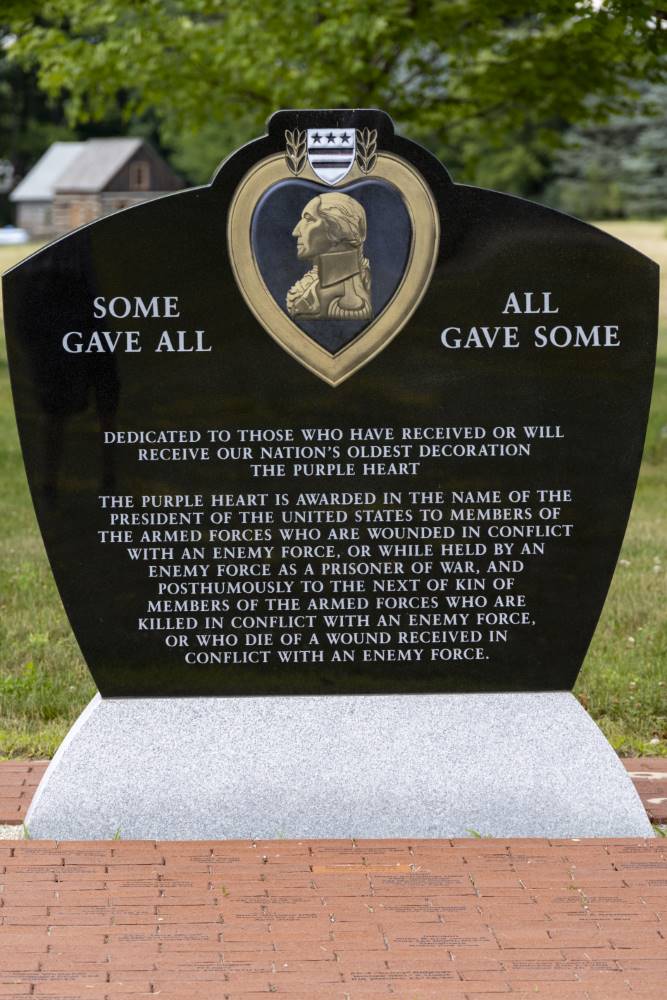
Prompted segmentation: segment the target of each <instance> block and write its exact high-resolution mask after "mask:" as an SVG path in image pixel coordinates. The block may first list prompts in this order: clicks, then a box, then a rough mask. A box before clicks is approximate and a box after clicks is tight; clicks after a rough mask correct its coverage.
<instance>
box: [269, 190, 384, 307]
mask: <svg viewBox="0 0 667 1000" xmlns="http://www.w3.org/2000/svg"><path fill="white" fill-rule="evenodd" d="M292 236H296V252H297V257H298V258H299V260H311V261H312V262H313V266H312V267H311V268H310V270H309V271H307V272H306V273H305V274H304V276H303V277H302V278H301V279H300V280H299V281H297V282H296V284H294V285H292V287H291V288H290V290H289V292H288V293H287V303H286V305H287V312H288V313H289V315H290V316H292V317H293V318H298V317H301V318H303V319H351V320H366V319H371V317H372V316H373V307H372V304H371V267H370V264H369V262H368V260H367V258H366V257H364V240H365V239H366V213H365V211H364V209H363V206H362V205H360V204H359V202H358V201H356V200H355V199H354V198H351V197H350V196H349V195H347V194H342V193H341V192H339V191H332V192H327V193H325V194H320V195H317V196H316V197H315V198H312V199H311V200H310V201H309V202H308V204H307V205H306V207H305V208H304V210H303V212H302V213H301V218H300V219H299V221H298V222H297V224H296V226H295V227H294V229H293V231H292Z"/></svg>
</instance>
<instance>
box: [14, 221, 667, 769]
mask: <svg viewBox="0 0 667 1000" xmlns="http://www.w3.org/2000/svg"><path fill="white" fill-rule="evenodd" d="M603 228H604V229H606V230H607V231H608V232H611V233H613V234H614V235H615V236H618V237H620V238H621V239H623V240H625V241H626V242H627V243H630V244H632V245H634V246H636V247H637V248H638V249H639V250H642V251H643V252H644V253H646V254H648V255H649V256H650V257H653V259H654V260H657V261H658V262H659V263H660V264H661V266H662V268H663V279H662V280H663V284H662V299H661V308H662V313H661V343H660V349H659V354H658V366H657V371H656V381H655V389H654V394H653V404H652V409H651V416H650V420H649V427H648V433H647V438H646V447H645V453H644V462H643V464H642V470H641V475H640V478H639V486H638V490H637V495H636V498H635V504H634V508H633V512H632V516H631V518H630V524H629V527H628V531H627V535H626V538H625V542H624V545H623V550H622V552H621V557H620V560H619V564H618V567H617V570H616V574H615V576H614V580H613V583H612V586H611V590H610V592H609V596H608V598H607V602H606V604H605V608H604V611H603V614H602V617H601V619H600V623H599V625H598V628H597V631H596V633H595V638H594V639H593V642H592V644H591V647H590V650H589V652H588V656H587V657H586V661H585V663H584V667H583V670H582V672H581V675H580V677H579V680H578V682H577V686H576V693H577V695H578V696H579V698H580V699H581V701H582V702H583V704H584V705H585V706H586V707H587V708H588V710H589V712H590V713H591V715H592V716H593V718H595V719H596V721H597V722H598V723H599V725H600V726H601V727H602V729H603V730H604V732H605V734H606V735H607V737H608V738H609V740H610V741H611V743H612V744H613V746H615V747H616V748H617V749H618V750H619V751H622V752H624V753H638V754H643V753H644V754H645V753H648V754H664V755H667V704H666V703H667V613H666V611H667V226H666V225H665V223H658V222H617V223H609V224H605V225H604V226H603ZM31 249H34V247H28V248H26V247H0V272H1V271H4V270H6V269H7V268H8V267H11V265H12V264H14V263H16V262H17V261H19V260H21V259H22V258H23V257H24V256H26V255H27V253H28V252H30V250H31ZM0 505H1V508H2V511H3V531H2V534H1V535H0V757H2V756H4V757H49V756H51V755H52V754H53V752H54V751H55V750H56V748H57V746H58V744H59V743H60V741H61V740H62V738H63V736H64V735H65V733H66V732H67V730H68V728H69V726H70V725H71V723H72V722H73V721H74V719H75V718H76V716H77V715H78V714H79V712H80V711H81V709H82V708H83V707H84V705H85V704H86V702H87V701H88V700H89V699H90V698H91V697H92V695H93V694H94V693H95V687H94V684H93V682H92V679H91V678H90V675H89V674H88V671H87V669H86V667H85V664H84V662H83V659H82V657H81V654H80V652H79V650H78V647H77V644H76V642H75V640H74V637H73V635H72V634H71V631H70V628H69V625H68V623H67V619H66V617H65V613H64V611H63V609H62V606H61V604H60V600H59V598H58V594H57V591H56V587H55V584H54V582H53V579H52V577H51V573H50V570H49V566H48V563H47V560H46V555H45V553H44V548H43V546H42V542H41V538H40V536H39V532H38V529H37V523H36V521H35V516H34V514H33V511H32V504H31V501H30V497H29V494H28V487H27V483H26V479H25V474H24V472H23V463H22V459H21V453H20V449H19V444H18V438H17V434H16V426H15V423H14V415H13V410H12V405H11V394H10V390H9V379H8V373H7V360H6V356H5V351H4V337H3V338H2V340H1V343H0ZM655 740H658V742H652V741H655Z"/></svg>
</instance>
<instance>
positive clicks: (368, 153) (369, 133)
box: [357, 128, 378, 174]
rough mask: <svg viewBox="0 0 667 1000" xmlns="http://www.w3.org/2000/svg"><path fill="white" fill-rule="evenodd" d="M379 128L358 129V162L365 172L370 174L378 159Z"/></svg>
mask: <svg viewBox="0 0 667 1000" xmlns="http://www.w3.org/2000/svg"><path fill="white" fill-rule="evenodd" d="M377 148H378V132H377V129H376V128H374V129H368V128H364V129H361V128H358V129H357V163H358V164H359V169H360V170H361V172H362V173H364V174H370V172H371V170H372V169H373V167H374V166H375V163H376V161H377V158H378V156H377Z"/></svg>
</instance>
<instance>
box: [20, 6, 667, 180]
mask: <svg viewBox="0 0 667 1000" xmlns="http://www.w3.org/2000/svg"><path fill="white" fill-rule="evenodd" d="M3 16H4V20H5V23H6V24H7V26H8V29H9V31H10V32H12V33H13V35H14V36H15V40H14V41H13V43H12V44H11V45H10V46H9V47H8V52H9V54H10V56H11V58H12V59H14V60H16V61H18V62H20V63H21V64H22V65H24V66H28V67H34V69H35V70H36V72H37V75H38V81H39V85H40V86H41V87H42V89H43V90H44V91H45V92H46V93H48V94H50V95H51V96H52V97H54V98H60V97H61V96H63V95H64V97H65V100H66V108H67V113H68V116H69V120H70V122H72V123H74V122H81V121H89V120H95V119H101V118H104V116H105V115H109V114H110V113H112V112H113V113H115V109H116V108H118V107H120V109H121V110H122V112H123V114H124V116H125V117H126V119H128V120H129V118H130V117H131V116H136V115H142V114H144V113H146V112H147V111H148V110H151V111H155V113H156V114H157V116H158V118H159V120H160V122H161V124H162V128H163V130H164V131H163V135H170V136H171V137H172V139H173V140H174V141H175V143H176V145H177V147H178V148H179V149H180V152H179V157H180V162H181V166H182V165H183V164H184V163H186V162H187V161H188V159H189V154H188V153H187V152H186V149H187V147H188V146H189V145H190V142H189V139H190V140H193V137H194V136H196V135H204V134H206V135H209V136H211V137H213V136H214V135H215V128H216V125H217V128H218V129H219V131H218V133H217V135H218V156H221V155H222V154H223V153H224V152H225V151H229V150H230V149H231V148H233V147H234V146H236V145H238V144H239V142H241V141H243V140H244V139H246V138H249V137H250V136H251V135H254V134H257V132H258V131H259V130H261V127H262V126H263V123H264V120H265V119H266V117H267V115H268V114H270V112H271V111H273V110H274V109H275V108H277V107H295V106H297V107H299V106H300V107H336V106H342V107H369V106H371V107H372V106H379V107H386V108H389V109H390V110H391V112H392V114H393V115H394V117H395V119H396V120H397V121H398V122H399V124H401V123H402V124H404V125H405V127H406V128H408V127H409V131H410V133H411V135H413V136H416V137H422V138H424V139H426V138H428V137H432V136H436V137H440V138H439V141H440V143H442V141H443V140H442V137H443V136H446V137H447V139H446V142H447V144H448V145H449V146H450V147H456V148H457V149H461V148H464V149H465V152H464V155H463V165H464V166H466V164H467V163H468V162H469V163H470V164H471V169H472V167H474V165H478V164H480V161H481V159H482V158H484V159H487V160H488V158H489V156H490V155H491V154H490V153H488V150H494V149H495V150H498V149H502V148H507V140H508V137H509V138H510V139H511V138H512V137H514V136H516V134H517V131H519V132H521V130H525V129H526V128H529V130H530V131H531V133H532V134H533V135H534V136H535V138H536V140H537V142H538V145H540V146H541V145H542V144H545V143H546V144H547V145H548V143H550V142H553V141H555V140H557V138H558V136H559V134H560V132H561V131H562V129H563V126H564V124H568V123H569V124H574V123H577V122H580V121H586V120H588V119H589V118H590V115H591V101H590V96H591V95H593V96H594V97H595V106H594V111H595V115H596V116H598V117H604V116H606V115H608V114H609V113H610V112H611V111H617V110H618V107H619V101H622V100H623V99H624V98H627V97H628V95H629V94H630V92H631V87H630V83H629V81H632V80H637V79H645V80H660V79H664V77H665V63H664V59H663V55H664V49H663V44H664V42H663V36H664V32H663V31H662V30H661V26H662V21H661V19H660V17H656V13H655V8H654V5H653V4H652V3H648V2H645V0H606V2H604V3H602V4H599V3H596V2H594V0H548V2H546V3H543V4H539V5H535V4H534V3H532V2H528V0H512V2H507V0H496V2H494V3H491V4H489V3H488V0H458V2H456V3H452V2H451V0H430V2H428V3H424V2H417V3H414V2H409V0H366V2H365V3H363V4H360V3H358V2H357V0H322V2H319V3H312V2H311V0H287V2H284V0H255V2H253V3H247V2H245V0H142V2H141V3H136V0H97V2H96V3H94V4H91V3H90V2H89V0H50V2H49V3H48V4H44V3H40V2H28V0H14V2H12V0H5V4H4V15H3ZM212 123H215V124H212ZM480 135H483V144H481V146H480V144H479V143H478V142H477V139H478V137H479V136H480ZM179 137H180V138H179ZM188 137H189V139H188ZM202 141H204V140H202ZM205 147H207V148H208V147H209V143H208V141H207V142H205ZM485 149H486V150H487V152H486V153H485ZM204 155H205V159H206V160H207V162H210V160H212V156H209V155H208V153H205V154H204ZM537 161H538V162H537V163H536V162H535V160H534V158H533V161H532V162H531V161H530V158H528V160H527V161H526V162H522V163H520V164H519V170H520V172H524V173H527V174H528V176H529V177H532V176H533V175H534V174H535V172H536V170H537V167H538V165H539V155H538V157H537ZM480 169H481V168H480ZM504 169H505V171H507V170H508V169H509V165H508V164H505V168H504ZM192 173H193V174H194V173H196V174H198V175H199V176H198V177H197V179H202V178H201V173H202V171H201V170H200V169H199V167H198V166H195V167H194V169H193V170H192Z"/></svg>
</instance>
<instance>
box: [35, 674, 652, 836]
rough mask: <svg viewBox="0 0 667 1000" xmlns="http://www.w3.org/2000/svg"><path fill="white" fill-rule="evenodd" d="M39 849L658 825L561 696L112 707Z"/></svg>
mask: <svg viewBox="0 0 667 1000" xmlns="http://www.w3.org/2000/svg"><path fill="white" fill-rule="evenodd" d="M26 826H27V827H28V830H29V833H30V836H31V837H40V838H49V839H56V840H85V839H109V838H112V837H113V836H114V835H115V834H117V835H119V836H121V837H122V838H123V839H141V840H143V839H159V840H165V839H166V840H170V839H173V840H189V839H196V840H212V839H250V838H257V839H274V838H280V837H289V838H332V837H333V838H337V837H342V838H350V837H359V838H366V837H407V838H423V837H466V836H471V835H472V834H473V831H474V833H477V834H481V835H489V836H493V837H637V836H651V835H652V832H653V831H652V828H651V825H650V823H649V821H648V818H647V816H646V813H645V811H644V808H643V806H642V804H641V801H640V799H639V796H638V795H637V793H636V791H635V789H634V787H633V784H632V782H631V780H630V778H629V777H628V776H627V773H626V771H625V769H624V767H623V766H622V764H621V763H620V761H619V760H618V758H617V757H616V754H615V753H614V751H613V750H612V748H611V747H610V745H609V744H608V743H607V741H606V740H605V738H604V737H603V735H602V733H601V732H600V730H599V729H598V727H597V726H596V725H595V723H594V722H593V721H592V719H591V718H590V717H589V716H588V715H587V713H586V712H585V711H584V710H583V708H582V707H581V706H580V705H579V703H578V702H577V701H576V699H575V698H574V697H573V696H572V695H571V694H570V693H569V692H564V691H559V692H548V693H530V694H526V693H518V694H515V693H511V694H460V695H400V696H393V695H378V696H375V695H365V696H357V697H350V696H328V697H311V696H308V697H290V698H279V697H275V698H169V699H159V698H141V699H103V698H100V697H99V695H98V696H97V697H96V698H94V699H93V701H92V702H91V703H90V705H89V706H88V707H87V708H86V710H85V711H84V712H83V713H82V715H81V716H80V717H79V719H78V720H77V722H76V723H75V725H74V726H73V728H72V729H71V730H70V732H69V734H68V736H67V737H66V739H65V741H64V743H63V744H62V746H61V748H60V749H59V751H58V753H57V754H56V756H55V757H54V759H53V761H52V763H51V765H50V767H49V768H48V771H47V772H46V774H45V776H44V778H43V779H42V782H41V784H40V786H39V789H38V791H37V793H36V795H35V798H34V799H33V802H32V805H31V807H30V810H29V812H28V815H27V817H26Z"/></svg>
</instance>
